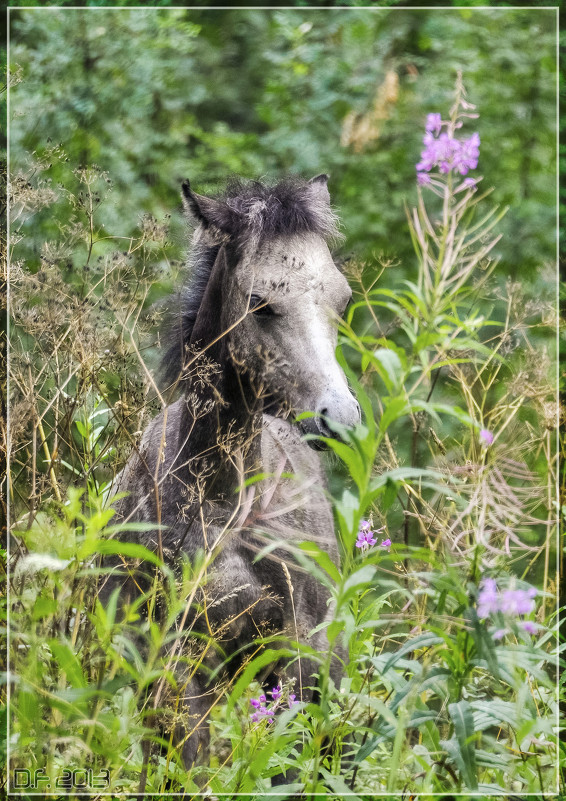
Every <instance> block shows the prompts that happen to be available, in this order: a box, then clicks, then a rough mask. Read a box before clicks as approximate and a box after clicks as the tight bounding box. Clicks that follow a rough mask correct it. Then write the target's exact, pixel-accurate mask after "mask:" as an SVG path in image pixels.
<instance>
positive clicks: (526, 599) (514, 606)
mask: <svg viewBox="0 0 566 801" xmlns="http://www.w3.org/2000/svg"><path fill="white" fill-rule="evenodd" d="M536 594H537V591H536V589H535V588H534V587H530V588H529V589H528V590H506V591H505V592H504V593H503V597H502V599H501V607H500V608H501V611H502V612H503V613H504V614H506V615H515V616H517V615H529V614H530V613H531V612H532V611H533V609H534V608H535V602H534V600H533V598H534V597H535V595H536Z"/></svg>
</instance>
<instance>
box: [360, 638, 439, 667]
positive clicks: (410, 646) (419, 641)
mask: <svg viewBox="0 0 566 801" xmlns="http://www.w3.org/2000/svg"><path fill="white" fill-rule="evenodd" d="M443 642H444V640H443V639H442V637H438V636H437V635H436V634H431V633H430V632H425V633H424V634H419V636H418V637H413V638H412V639H411V640H407V641H406V642H405V643H404V644H403V645H402V646H401V647H400V648H398V649H397V651H395V653H393V654H391V655H390V656H389V657H388V658H387V661H386V662H385V664H384V665H383V667H380V666H379V665H378V664H377V660H378V659H381V660H382V659H383V656H382V657H376V659H374V660H372V661H374V664H376V667H378V669H379V670H380V671H381V673H383V674H385V673H387V671H388V670H389V669H390V668H392V667H393V665H395V664H396V663H397V662H398V661H399V660H400V659H402V658H403V657H404V656H406V655H407V654H410V653H411V652H412V651H416V650H417V649H420V648H430V647H431V646H433V645H439V644H440V643H443Z"/></svg>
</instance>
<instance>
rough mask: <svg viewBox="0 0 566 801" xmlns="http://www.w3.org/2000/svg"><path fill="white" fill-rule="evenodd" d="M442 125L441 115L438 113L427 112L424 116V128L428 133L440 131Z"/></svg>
mask: <svg viewBox="0 0 566 801" xmlns="http://www.w3.org/2000/svg"><path fill="white" fill-rule="evenodd" d="M441 127H442V117H441V116H440V114H428V115H427V118H426V130H427V131H428V132H429V133H436V134H439V133H440V129H441Z"/></svg>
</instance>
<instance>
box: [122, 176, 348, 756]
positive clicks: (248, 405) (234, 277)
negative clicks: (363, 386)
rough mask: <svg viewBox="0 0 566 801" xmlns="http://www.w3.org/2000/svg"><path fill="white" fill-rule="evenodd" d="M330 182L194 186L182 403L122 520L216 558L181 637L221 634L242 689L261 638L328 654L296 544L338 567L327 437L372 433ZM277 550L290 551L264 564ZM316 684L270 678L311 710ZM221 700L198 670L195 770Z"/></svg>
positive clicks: (193, 685) (294, 669)
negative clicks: (342, 430) (354, 389)
mask: <svg viewBox="0 0 566 801" xmlns="http://www.w3.org/2000/svg"><path fill="white" fill-rule="evenodd" d="M327 182H328V176H327V175H318V176H316V177H315V178H312V179H311V180H309V181H305V180H301V179H298V178H289V179H285V180H283V181H280V182H278V183H275V184H266V183H260V182H242V181H237V182H233V183H231V184H230V185H229V186H228V189H227V190H226V192H225V194H224V195H222V196H220V197H216V198H213V197H208V196H204V195H199V194H197V193H196V192H194V191H193V189H192V187H191V185H190V182H189V181H185V182H184V183H183V185H182V198H183V206H184V209H185V212H186V215H187V217H188V218H189V221H190V223H191V225H192V228H193V235H192V246H191V248H190V255H189V263H188V267H189V270H188V272H189V274H190V279H189V280H188V283H187V285H186V286H185V288H184V289H183V291H182V293H181V295H180V303H179V307H180V308H179V313H178V315H177V325H176V326H175V328H174V334H173V336H172V337H171V340H170V343H169V345H168V347H167V348H166V350H165V355H164V357H163V382H164V386H166V387H170V388H175V387H177V393H178V394H179V397H178V399H177V400H175V401H174V402H171V403H168V404H165V402H164V408H163V409H162V411H161V413H160V414H159V415H158V416H157V417H156V418H155V419H153V421H152V422H151V423H150V424H149V426H148V427H147V429H146V430H145V432H144V433H143V435H142V437H141V441H140V444H139V447H138V448H137V449H136V451H135V452H134V453H133V454H132V456H131V457H130V459H129V461H128V462H127V463H126V466H125V468H124V469H123V470H122V472H121V474H120V475H119V477H118V481H117V490H118V491H119V492H122V491H125V492H126V493H127V495H126V497H123V498H122V500H120V501H119V502H118V504H117V508H118V513H119V519H121V520H123V521H127V522H130V523H131V522H135V521H141V522H144V523H146V524H147V523H153V524H156V525H155V528H154V529H151V528H149V530H148V527H147V526H144V527H141V528H142V529H143V530H142V531H141V532H140V533H139V534H136V535H132V534H130V535H128V536H130V538H131V537H135V538H136V541H137V542H139V543H141V544H143V545H145V546H146V547H147V548H150V549H151V550H153V551H157V552H158V553H159V555H160V556H161V557H162V558H163V560H164V561H165V562H166V563H167V564H168V565H170V566H173V567H174V566H175V565H176V564H178V563H179V560H180V559H182V558H188V559H189V560H195V559H197V558H198V555H199V554H200V555H201V557H202V556H203V555H204V558H205V559H208V560H209V561H208V562H207V565H208V566H207V570H206V583H204V582H203V586H202V588H201V590H200V592H201V596H200V601H199V603H198V604H197V608H196V609H194V610H193V611H191V612H190V614H188V615H187V616H186V619H184V620H183V624H184V625H185V626H186V627H188V628H189V629H190V630H191V631H198V630H199V626H200V630H201V631H203V632H204V631H205V630H206V631H208V633H209V634H210V633H212V634H213V635H214V634H215V633H216V634H217V637H218V640H219V641H221V646H222V653H223V655H224V658H225V660H226V663H227V668H226V669H227V671H228V674H229V675H232V676H233V675H234V673H235V671H236V670H237V668H238V666H241V665H242V660H244V659H245V658H246V654H249V653H250V648H251V647H252V646H253V644H254V641H257V638H258V637H261V636H262V635H278V636H279V637H280V638H281V637H287V638H288V640H290V641H294V642H297V643H303V644H308V645H309V646H310V647H311V648H314V649H316V650H318V651H321V652H327V651H328V644H327V640H326V636H325V631H324V627H322V628H319V629H317V627H319V625H320V624H322V623H323V622H324V621H325V620H328V619H329V616H330V615H331V609H330V607H329V604H328V600H329V593H328V590H327V589H325V588H324V587H323V586H322V585H321V584H320V583H319V582H318V581H317V580H316V579H315V578H313V576H312V575H311V574H310V573H309V572H307V571H305V570H304V569H301V567H300V565H299V564H298V562H297V561H296V560H295V559H294V558H293V556H292V554H291V552H290V549H289V547H288V546H290V545H293V544H294V543H295V544H296V543H300V542H304V541H305V540H308V541H313V542H316V543H317V544H318V545H319V547H320V548H322V549H323V550H324V551H325V552H326V553H327V554H328V555H329V556H330V558H331V559H332V560H333V561H334V562H336V561H337V559H338V551H337V544H336V538H335V533H334V521H333V514H332V508H331V504H330V502H329V500H328V497H327V493H326V491H325V488H326V482H325V474H324V470H323V465H322V463H321V458H320V456H321V454H320V449H321V447H323V446H321V445H320V442H321V440H320V438H321V437H332V436H334V434H333V431H335V430H336V428H333V427H332V421H335V422H336V423H338V424H341V425H342V426H346V427H353V426H354V425H355V424H356V423H357V422H359V420H360V407H359V405H358V403H357V401H356V399H355V398H354V396H353V395H352V393H351V391H350V389H349V386H348V382H347V380H346V377H345V375H344V372H343V370H342V369H341V367H340V365H339V364H338V362H337V359H336V355H335V349H336V344H337V320H338V318H339V317H340V316H341V315H343V313H344V311H345V309H346V306H347V304H348V303H349V301H350V298H351V289H350V287H349V285H348V282H347V280H346V279H345V277H344V276H343V274H342V273H341V272H340V270H339V269H338V268H337V266H336V265H335V263H334V261H333V259H332V257H331V253H330V250H329V244H331V242H332V241H333V240H336V239H337V238H338V237H339V231H338V225H337V217H336V214H335V212H334V211H333V209H332V207H331V203H330V195H329V192H328V186H327ZM304 412H311V413H312V414H310V415H305V416H303V415H302V413H304ZM297 418H299V420H297ZM307 434H308V435H311V436H310V437H307V438H305V435H307ZM312 435H315V436H314V437H313V436H312ZM254 477H255V478H254ZM249 479H252V481H250V480H249ZM256 479H257V480H256ZM266 538H267V541H269V542H271V543H275V546H277V544H279V545H280V546H281V547H274V548H272V550H271V552H270V553H269V555H267V556H265V558H260V559H259V560H258V559H256V557H257V555H258V551H260V550H261V548H262V546H264V545H265V542H266ZM125 561H126V560H125V559H124V558H123V557H122V559H121V561H120V565H121V567H122V570H118V569H116V570H115V571H114V572H115V573H117V574H118V575H119V576H121V578H118V579H116V578H115V577H114V584H112V581H110V584H109V586H110V587H112V586H115V582H116V580H119V581H122V582H123V587H122V597H123V598H125V599H126V598H129V597H132V594H133V593H135V592H139V587H140V581H141V578H140V577H139V576H138V577H137V578H136V568H135V567H131V568H130V569H129V570H127V571H126V572H125V573H124V571H123V564H124V563H125ZM133 577H134V579H135V580H132V578H133ZM111 578H112V577H111ZM192 600H195V601H196V600H197V599H196V598H195V599H192ZM203 610H204V612H206V614H203ZM204 618H206V626H205V624H204V622H203V619H204ZM313 629H317V631H316V633H314V634H313V633H311V632H312V631H313ZM335 662H336V663H338V662H339V660H335ZM333 671H334V674H333V675H336V676H337V677H338V676H339V674H340V665H339V664H336V665H335V666H334V667H333ZM315 674H316V663H315V662H314V661H312V660H310V659H305V658H302V659H296V660H292V659H289V658H287V659H285V658H281V659H275V661H274V663H273V664H271V665H269V666H268V668H266V670H265V671H264V674H263V675H262V676H261V677H260V678H262V679H263V681H264V686H265V687H273V686H274V685H275V684H279V683H281V682H282V681H285V682H291V683H293V682H294V689H295V693H300V698H301V700H302V701H305V702H308V701H309V700H312V698H313V692H314V690H313V685H314V681H315V680H314V679H313V676H315ZM212 693H213V690H211V689H210V688H209V687H207V685H206V676H205V675H203V674H201V673H199V672H197V673H196V674H195V675H194V676H193V677H192V678H191V679H190V681H189V682H188V683H187V686H186V695H185V697H184V698H183V701H182V704H183V709H184V711H185V712H186V715H185V720H186V721H188V722H186V723H185V724H183V725H181V726H180V729H179V727H178V730H176V733H175V737H176V740H177V742H178V743H179V744H180V750H181V753H182V758H183V760H184V763H185V765H186V766H187V768H189V767H190V766H191V765H193V764H195V763H197V764H198V763H202V762H203V761H204V760H206V756H207V750H208V743H209V733H208V728H207V725H206V717H207V712H208V709H209V706H210V703H211V700H210V699H211V697H212Z"/></svg>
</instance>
